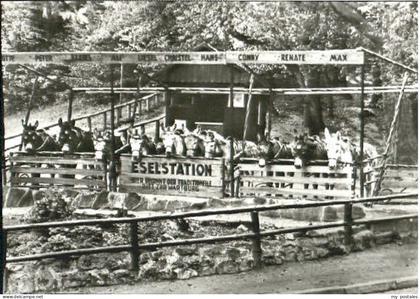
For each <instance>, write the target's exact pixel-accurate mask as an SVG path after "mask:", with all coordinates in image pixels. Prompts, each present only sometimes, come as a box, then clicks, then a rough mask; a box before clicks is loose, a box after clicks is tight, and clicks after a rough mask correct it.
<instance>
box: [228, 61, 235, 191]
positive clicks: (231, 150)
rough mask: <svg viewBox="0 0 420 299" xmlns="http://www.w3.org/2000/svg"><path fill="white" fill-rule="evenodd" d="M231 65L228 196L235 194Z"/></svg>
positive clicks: (232, 76) (231, 79) (231, 69)
mask: <svg viewBox="0 0 420 299" xmlns="http://www.w3.org/2000/svg"><path fill="white" fill-rule="evenodd" d="M233 71H234V70H233V67H232V66H231V67H230V91H229V104H230V105H229V112H230V121H229V131H230V136H231V140H230V146H229V153H230V161H229V179H230V196H231V197H234V196H235V195H234V194H235V161H233V157H234V156H235V152H234V148H233V133H234V132H233V130H234V128H233V124H234V121H233V117H234V116H233V88H234V82H235V81H234V79H235V77H234V76H235V74H234V72H233Z"/></svg>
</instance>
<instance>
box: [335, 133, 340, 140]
mask: <svg viewBox="0 0 420 299" xmlns="http://www.w3.org/2000/svg"><path fill="white" fill-rule="evenodd" d="M336 135H337V140H341V133H340V131H337V134H336Z"/></svg>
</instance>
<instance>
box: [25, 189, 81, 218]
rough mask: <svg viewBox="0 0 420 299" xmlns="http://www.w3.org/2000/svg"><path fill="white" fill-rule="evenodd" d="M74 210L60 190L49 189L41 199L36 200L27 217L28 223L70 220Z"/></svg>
mask: <svg viewBox="0 0 420 299" xmlns="http://www.w3.org/2000/svg"><path fill="white" fill-rule="evenodd" d="M73 211H74V209H73V208H72V207H71V205H70V202H69V201H68V199H66V198H65V197H64V195H63V192H61V191H60V190H58V189H47V190H46V191H45V193H44V196H43V197H42V198H41V199H38V200H35V202H34V205H33V207H32V208H31V209H30V210H29V212H28V214H27V215H26V217H25V221H26V222H27V223H38V222H48V221H57V220H65V219H68V218H69V217H70V216H71V215H72V213H73Z"/></svg>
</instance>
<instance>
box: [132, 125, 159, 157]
mask: <svg viewBox="0 0 420 299" xmlns="http://www.w3.org/2000/svg"><path fill="white" fill-rule="evenodd" d="M129 134H130V148H131V159H132V160H133V161H139V160H140V158H141V157H142V156H144V155H155V154H156V153H157V151H156V146H155V144H154V143H153V141H151V140H150V138H149V137H148V136H147V135H146V134H145V131H144V129H142V130H141V133H140V134H139V133H138V131H137V130H134V131H133V130H130V132H129Z"/></svg>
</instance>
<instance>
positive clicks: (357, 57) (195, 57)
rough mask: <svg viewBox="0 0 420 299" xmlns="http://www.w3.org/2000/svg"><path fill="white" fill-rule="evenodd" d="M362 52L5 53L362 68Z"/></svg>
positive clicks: (32, 57)
mask: <svg viewBox="0 0 420 299" xmlns="http://www.w3.org/2000/svg"><path fill="white" fill-rule="evenodd" d="M363 54H364V52H363V51H361V50H325V51H243V52H242V51H227V52H214V51H211V52H136V53H134V52H131V53H127V52H71V53H70V52H38V53H36V52H5V53H2V63H3V64H5V65H7V64H42V63H45V64H50V63H53V64H74V63H99V64H147V63H158V64H232V63H242V64H340V65H346V64H350V65H361V64H363V62H364V55H363Z"/></svg>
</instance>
